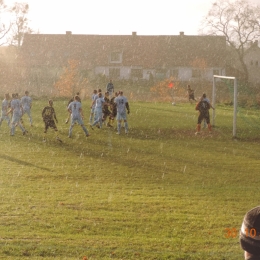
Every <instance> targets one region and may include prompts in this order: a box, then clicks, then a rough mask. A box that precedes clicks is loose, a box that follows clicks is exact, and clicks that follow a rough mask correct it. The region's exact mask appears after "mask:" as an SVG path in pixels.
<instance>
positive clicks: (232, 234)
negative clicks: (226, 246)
mask: <svg viewBox="0 0 260 260" xmlns="http://www.w3.org/2000/svg"><path fill="white" fill-rule="evenodd" d="M240 232H241V233H243V234H244V235H245V236H246V237H251V238H255V237H259V238H260V234H258V233H257V231H256V229H255V228H243V229H241V230H237V229H236V228H225V238H236V237H237V236H238V235H239V233H240Z"/></svg>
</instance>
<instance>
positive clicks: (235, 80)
mask: <svg viewBox="0 0 260 260" xmlns="http://www.w3.org/2000/svg"><path fill="white" fill-rule="evenodd" d="M217 78H220V79H232V80H233V81H234V113H233V137H236V128H237V127H236V126H237V79H236V77H227V76H219V75H213V90H212V106H213V107H215V103H216V79H217ZM214 124H215V110H214V109H213V112H212V125H213V126H214Z"/></svg>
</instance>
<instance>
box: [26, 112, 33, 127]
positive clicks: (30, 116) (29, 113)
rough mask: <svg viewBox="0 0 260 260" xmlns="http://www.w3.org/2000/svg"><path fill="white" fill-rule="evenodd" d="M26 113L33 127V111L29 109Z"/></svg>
mask: <svg viewBox="0 0 260 260" xmlns="http://www.w3.org/2000/svg"><path fill="white" fill-rule="evenodd" d="M26 112H27V115H28V117H29V122H30V125H31V126H32V115H31V109H28V110H27V111H26Z"/></svg>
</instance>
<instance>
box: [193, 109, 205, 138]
mask: <svg viewBox="0 0 260 260" xmlns="http://www.w3.org/2000/svg"><path fill="white" fill-rule="evenodd" d="M203 118H204V116H203V115H202V114H201V113H200V114H199V117H198V123H197V131H196V133H195V134H196V135H197V134H200V129H201V122H202V120H203Z"/></svg>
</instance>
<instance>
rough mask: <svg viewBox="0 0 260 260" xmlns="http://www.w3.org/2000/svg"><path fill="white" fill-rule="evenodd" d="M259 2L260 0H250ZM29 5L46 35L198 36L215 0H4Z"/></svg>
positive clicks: (32, 22)
mask: <svg viewBox="0 0 260 260" xmlns="http://www.w3.org/2000/svg"><path fill="white" fill-rule="evenodd" d="M250 1H251V2H254V3H259V2H260V0H250ZM4 2H5V3H6V4H7V5H8V6H11V5H12V4H13V3H15V2H25V3H28V4H29V15H28V18H29V20H30V27H31V28H32V29H34V30H35V31H38V30H39V32H40V33H44V34H64V33H65V32H66V31H72V33H73V34H109V35H111V34H131V33H132V32H133V31H134V32H137V34H138V35H176V34H179V32H180V31H183V32H184V33H185V34H187V35H197V34H198V29H199V27H200V23H201V20H202V19H203V17H204V16H206V15H207V13H208V11H209V9H210V8H211V6H212V2H214V1H213V0H23V1H19V0H4Z"/></svg>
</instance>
